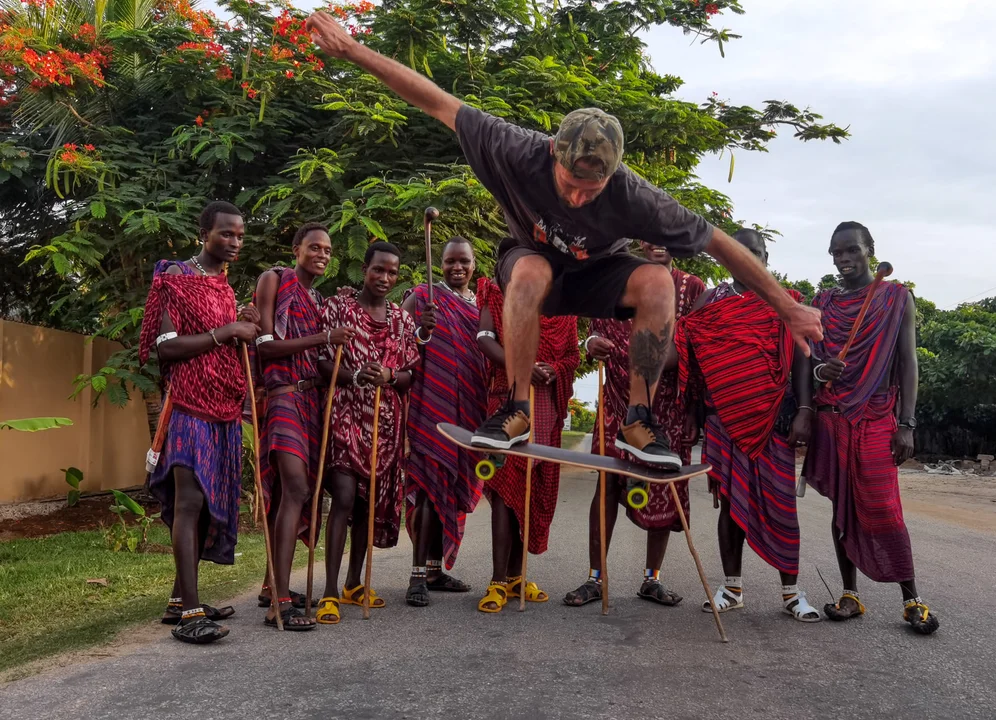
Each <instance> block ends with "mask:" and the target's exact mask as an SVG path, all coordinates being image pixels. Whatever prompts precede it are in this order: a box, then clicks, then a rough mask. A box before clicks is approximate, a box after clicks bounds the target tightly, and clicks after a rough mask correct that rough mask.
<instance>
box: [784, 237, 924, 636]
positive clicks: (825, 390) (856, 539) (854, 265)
mask: <svg viewBox="0 0 996 720" xmlns="http://www.w3.org/2000/svg"><path fill="white" fill-rule="evenodd" d="M830 254H831V255H832V256H833V263H834V265H835V266H836V267H837V272H838V273H840V282H841V287H838V288H833V289H830V290H826V291H824V292H821V293H820V294H819V295H817V296H816V299H815V300H814V301H813V304H814V305H815V306H816V307H817V308H819V309H820V310H822V312H823V318H824V326H825V331H824V332H825V335H824V339H823V341H822V342H819V343H816V344H815V345H814V348H813V354H814V356H815V357H816V358H822V360H816V359H814V362H815V363H817V364H816V365H815V367H814V369H813V375H814V377H815V378H816V381H817V382H818V383H820V384H821V385H820V387H818V389H817V391H816V397H815V399H814V402H815V403H816V409H817V411H818V413H817V416H816V428H815V430H814V433H813V440H812V444H811V445H810V448H809V452H808V454H807V455H806V464H805V466H804V467H803V477H804V479H805V480H806V481H807V482H808V483H809V484H810V485H812V486H813V487H814V488H816V490H817V492H819V493H820V494H821V495H825V496H826V497H828V498H830V500H831V501H832V502H833V527H832V531H833V542H834V547H835V548H836V549H837V563H838V564H839V565H840V575H841V579H842V580H843V582H844V593H843V595H842V596H841V598H840V601H839V602H837V603H836V604H828V605H827V606H826V607H825V608H824V609H823V610H824V612H825V613H826V615H827V617H828V618H830V619H831V620H848V619H850V618H852V617H857V616H858V615H862V614H864V611H865V608H864V606H863V605H862V604H861V601H860V600H859V599H858V591H857V572H856V570H855V566H857V569H860V570H861V572H863V573H864V574H865V575H867V576H868V577H870V578H871V579H872V580H875V581H877V582H895V583H899V587H900V588H901V589H902V593H903V619H905V620H906V621H907V622H908V623H910V625H911V626H912V627H913V629H914V630H915V631H916V632H918V633H922V634H924V635H929V634H931V633H933V632H934V631H935V630H937V628H938V627H939V622H938V619H937V615H935V614H934V613H933V612H930V611H929V610H928V608H927V605H926V604H925V603H924V602H923V601H922V600H921V599H920V597H919V596H918V595H917V591H916V582H915V580H914V572H913V551H912V550H911V548H910V536H909V532H908V531H907V530H906V523H905V522H904V520H903V506H902V502H901V501H900V499H899V471H898V467H899V466H900V465H902V464H903V463H904V462H906V461H907V460H909V459H910V458H911V457H912V456H913V429H914V428H915V427H916V418H915V416H914V415H915V411H916V393H917V383H918V370H917V362H916V309H915V306H914V304H913V297H912V295H911V294H910V292H909V290H907V289H906V288H905V287H903V286H902V285H900V284H898V283H893V282H883V283H881V284H879V286H878V288H877V289H876V291H875V295H874V297H873V298H872V300H871V304H870V305H869V306H868V313H867V314H866V315H865V318H864V321H863V322H862V323H861V327H860V328H859V330H858V333H857V335H856V336H855V338H854V343H853V344H852V345H851V348H850V350H848V353H847V356H846V357H845V358H843V361H840V360H837V356H838V354H839V353H840V351H841V350H842V349H843V346H844V345H845V344H846V342H847V337H848V335H849V333H850V332H851V328H852V327H854V323H855V320H856V318H857V315H858V311H859V309H860V308H861V305H862V303H863V302H864V300H865V297H866V296H867V295H868V292H869V287H870V286H871V283H872V280H873V279H874V278H873V274H872V271H871V268H870V267H869V260H870V258H871V257H872V256H873V255H874V254H875V242H874V241H873V240H872V236H871V233H870V232H868V228H866V227H865V226H863V225H861V224H860V223H855V222H845V223H841V224H840V225H838V226H837V229H836V230H834V233H833V236H832V237H831V238H830ZM897 417H898V422H897Z"/></svg>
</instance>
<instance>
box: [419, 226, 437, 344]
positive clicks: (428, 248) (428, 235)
mask: <svg viewBox="0 0 996 720" xmlns="http://www.w3.org/2000/svg"><path fill="white" fill-rule="evenodd" d="M438 217H439V211H438V210H436V208H434V207H427V208H426V209H425V218H424V220H423V223H422V224H423V225H424V226H425V272H426V283H427V284H428V286H429V304H430V305H432V304H433V299H432V298H433V294H432V222H433V220H435V219H436V218H438ZM429 337H432V333H429Z"/></svg>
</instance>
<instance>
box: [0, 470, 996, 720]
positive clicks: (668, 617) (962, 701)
mask: <svg viewBox="0 0 996 720" xmlns="http://www.w3.org/2000/svg"><path fill="white" fill-rule="evenodd" d="M593 477H594V476H593V475H590V474H588V473H570V474H567V475H566V476H565V480H564V482H563V484H562V490H561V499H560V505H559V508H558V511H557V517H556V519H555V521H554V525H553V535H552V542H551V544H550V551H549V552H548V553H546V554H545V555H543V556H541V557H539V558H532V559H531V561H530V570H531V576H532V578H533V579H535V580H537V581H538V582H539V583H540V584H541V586H542V587H544V588H545V589H546V590H547V591H548V592H550V593H551V595H552V597H553V601H551V602H549V603H547V604H545V605H530V606H529V607H528V609H527V611H526V612H525V613H524V614H523V613H519V612H516V610H515V608H513V607H508V608H506V609H505V611H504V612H503V613H501V614H497V615H483V614H481V613H478V612H477V611H476V609H475V605H476V601H477V597H478V592H479V591H480V590H481V589H482V588H483V587H484V586H485V584H486V581H487V578H488V576H489V574H490V571H489V567H490V533H489V509H488V506H487V505H486V504H484V505H482V507H481V509H480V511H479V512H478V513H476V514H475V515H474V516H472V517H471V519H470V521H469V522H468V528H467V541H466V543H465V544H464V547H463V550H462V551H461V555H460V560H459V563H458V565H457V570H458V572H459V575H460V576H461V577H463V578H465V579H467V580H468V581H471V582H472V583H473V584H474V586H475V591H474V592H473V593H472V594H471V595H448V596H443V597H440V596H438V595H434V596H433V604H432V605H431V606H430V607H428V608H424V609H415V608H409V607H408V606H406V605H405V604H404V590H405V587H406V585H407V574H408V570H409V563H410V562H411V560H410V554H409V553H410V545H409V543H408V541H407V539H403V540H402V543H401V546H400V547H399V548H396V549H393V550H387V551H378V552H377V554H376V555H375V563H374V568H375V572H374V577H375V587H376V588H377V590H378V591H379V592H380V593H381V594H382V595H383V596H384V597H385V599H386V600H387V603H388V606H387V608H386V609H383V610H379V611H374V612H373V615H374V617H373V618H372V619H371V620H370V621H368V622H364V621H363V620H361V618H360V610H359V608H348V609H346V611H345V617H344V620H343V622H342V623H341V624H340V625H339V626H337V627H330V628H320V629H318V630H316V631H314V632H311V633H307V634H292V633H285V634H283V635H281V634H278V633H277V632H276V631H274V630H269V629H265V628H264V627H263V626H262V624H261V623H260V620H261V615H260V611H259V610H257V609H256V608H255V603H254V602H253V599H252V597H251V596H248V595H247V596H244V597H242V598H240V599H239V600H238V601H237V603H236V606H237V608H238V614H237V616H236V617H235V618H233V619H232V620H231V621H230V624H231V627H232V634H231V635H230V636H229V638H228V639H227V640H226V641H224V642H222V643H218V644H216V645H213V646H209V647H203V648H196V647H191V646H185V645H181V644H180V643H177V642H174V641H173V640H172V639H170V638H169V637H168V636H167V635H166V633H165V632H164V633H163V635H162V639H161V640H159V641H156V642H153V643H151V644H149V645H145V646H141V647H139V648H138V649H136V650H134V651H132V652H130V653H129V654H127V655H124V656H121V657H115V658H110V659H106V660H103V661H97V662H92V663H88V664H85V665H82V666H80V667H77V668H69V669H68V670H64V671H52V672H49V673H46V674H44V675H41V676H36V677H33V678H29V679H26V680H21V681H18V682H15V683H13V684H11V685H8V686H7V687H5V688H3V689H2V690H0V718H17V719H18V720H30V719H31V718H114V720H120V719H121V718H137V717H141V718H178V719H183V720H187V719H189V718H196V719H197V720H214V719H217V720H221V719H227V718H250V717H252V718H255V717H260V718H263V717H265V718H350V719H351V720H362V719H365V718H375V719H377V720H381V719H388V718H392V719H393V718H447V719H449V720H453V719H459V718H495V719H498V718H532V719H543V718H562V717H563V718H582V717H597V718H667V719H668V720H675V719H678V718H705V717H715V718H724V717H736V718H744V717H746V718H752V717H766V718H792V719H794V720H795V719H799V718H827V717H833V718H893V717H894V718H992V717H994V716H996V709H994V708H996V642H994V640H996V632H994V630H993V627H994V621H993V613H992V610H991V607H992V603H991V602H990V599H991V597H992V592H993V580H994V577H996V572H994V570H996V567H994V565H996V560H994V558H996V553H994V550H996V538H994V536H992V535H987V534H983V533H979V532H973V531H969V530H965V529H960V528H958V527H955V526H952V525H946V524H941V523H940V522H938V521H932V520H926V519H923V518H919V517H915V516H914V517H910V518H909V525H910V530H911V533H912V536H913V542H914V551H915V554H916V560H917V568H918V571H919V574H920V578H921V580H920V582H921V586H922V587H921V590H922V591H923V592H924V593H925V594H926V597H927V598H928V599H929V601H930V602H931V603H932V606H933V607H935V608H936V609H937V610H938V612H939V615H940V617H941V619H942V623H943V624H942V627H941V630H940V632H939V633H938V634H937V635H935V636H933V637H930V638H923V637H918V636H914V635H913V634H912V633H911V632H909V631H908V630H907V629H906V626H905V625H904V624H903V623H901V622H900V618H899V616H900V611H899V608H900V605H899V595H898V590H897V589H896V588H895V587H893V586H880V585H875V584H872V583H871V582H869V581H864V582H863V584H862V587H861V590H862V598H863V599H864V601H865V602H866V604H867V605H868V607H869V614H868V615H867V616H866V617H865V618H862V619H860V620H856V621H854V622H852V623H849V624H847V625H836V624H831V623H829V622H823V623H820V624H817V625H804V624H801V623H797V622H794V621H793V620H792V619H791V618H789V617H788V616H786V615H783V614H782V613H781V612H780V602H779V601H780V596H779V590H780V588H779V585H778V576H777V574H776V573H775V572H774V571H773V570H771V569H770V568H768V567H767V566H764V565H763V564H762V563H761V562H760V561H759V560H758V559H757V558H756V557H755V556H753V555H749V556H748V558H747V559H746V563H745V576H746V587H747V592H748V593H749V595H748V607H747V608H746V609H745V610H743V611H738V612H737V613H730V614H727V615H725V616H724V619H725V622H726V628H727V632H728V633H729V636H730V639H731V642H730V643H729V644H727V645H722V644H720V643H719V642H718V640H717V635H716V630H715V628H714V626H713V624H712V618H711V617H710V616H709V615H707V614H704V613H702V612H700V611H699V603H700V602H701V600H702V588H701V586H700V584H699V581H698V578H697V576H696V573H695V568H694V565H693V564H692V561H691V558H690V557H689V554H688V551H687V548H686V547H685V543H684V538H683V537H682V536H681V535H676V536H675V537H673V539H672V545H671V548H670V549H669V551H668V557H667V559H666V561H665V579H666V581H667V583H668V584H669V585H670V586H671V587H673V588H675V589H677V590H678V591H679V592H680V593H682V594H683V595H684V596H685V602H684V603H683V604H682V605H681V606H680V607H677V608H664V607H659V606H656V605H653V604H651V603H647V602H645V601H642V600H640V599H638V598H637V597H636V596H635V590H636V588H637V586H638V584H639V581H640V577H641V575H642V572H643V564H644V559H643V537H642V535H641V533H639V532H638V531H637V530H636V529H635V528H634V527H633V526H632V525H631V524H630V523H628V522H626V521H625V520H623V521H621V522H620V524H619V526H618V530H617V537H616V542H615V544H614V545H613V547H612V553H611V555H610V560H609V567H610V570H611V571H612V577H613V580H614V584H613V586H612V587H613V602H612V609H611V613H610V615H609V616H608V617H602V615H601V614H600V608H599V605H598V604H597V603H593V604H591V605H588V606H586V607H584V608H568V607H565V606H563V605H562V604H560V598H561V597H562V596H563V594H564V593H565V592H567V591H568V590H571V589H573V588H574V587H576V586H577V585H578V584H579V583H580V582H581V581H582V580H583V579H584V577H585V576H586V572H587V567H588V562H587V559H586V558H587V553H586V548H585V537H586V523H587V519H586V518H587V507H588V501H589V499H590V496H591V492H592V490H593V488H594V482H593ZM692 518H693V525H694V527H693V539H694V541H695V542H696V543H697V546H698V549H699V552H700V554H701V556H702V559H703V562H704V563H705V565H706V568H707V572H708V573H709V577H710V580H711V581H713V582H716V581H718V580H719V579H721V569H720V565H719V559H718V554H717V550H716V547H715V514H714V511H713V510H712V508H711V503H710V500H709V496H708V495H707V494H706V492H705V483H704V481H703V480H700V481H699V482H698V484H697V485H696V486H695V487H694V489H693V493H692ZM801 519H802V526H803V543H804V544H803V553H804V568H803V572H802V577H801V581H802V583H803V585H804V587H805V588H806V589H808V591H809V593H810V597H811V599H812V601H813V603H814V604H815V605H818V606H820V607H822V605H823V603H824V602H826V600H827V593H826V590H824V589H823V587H822V585H821V584H820V581H819V578H818V577H817V575H816V571H815V570H814V563H815V564H818V565H819V566H820V568H821V569H822V570H823V574H824V575H825V576H826V577H827V580H828V581H829V582H831V586H832V587H834V589H835V591H839V581H838V580H837V579H836V571H835V563H834V560H833V556H832V549H831V545H830V538H829V530H828V525H829V505H828V504H827V503H826V502H825V501H824V500H823V499H822V498H820V497H818V496H817V495H816V494H815V493H812V492H810V493H808V494H807V496H806V498H805V499H804V500H803V501H802V506H801ZM320 586H321V585H320V584H319V587H320Z"/></svg>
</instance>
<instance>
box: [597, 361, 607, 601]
mask: <svg viewBox="0 0 996 720" xmlns="http://www.w3.org/2000/svg"><path fill="white" fill-rule="evenodd" d="M604 387H605V363H604V362H601V361H600V362H599V363H598V454H599V455H605V393H604ZM605 480H606V477H605V472H600V473H598V535H599V543H600V546H601V549H602V615H608V614H609V566H608V564H607V563H606V555H608V548H607V547H606V546H605V545H606V543H605V529H606V528H605Z"/></svg>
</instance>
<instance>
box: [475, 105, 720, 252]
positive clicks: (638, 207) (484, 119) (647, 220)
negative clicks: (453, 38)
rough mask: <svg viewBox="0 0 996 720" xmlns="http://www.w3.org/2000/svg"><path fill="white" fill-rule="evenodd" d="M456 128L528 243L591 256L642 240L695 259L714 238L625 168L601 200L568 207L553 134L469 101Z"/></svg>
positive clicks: (518, 236) (513, 228)
mask: <svg viewBox="0 0 996 720" xmlns="http://www.w3.org/2000/svg"><path fill="white" fill-rule="evenodd" d="M456 131H457V137H458V138H459V140H460V147H461V148H462V149H463V152H464V155H466V156H467V162H468V163H469V164H470V167H471V169H472V170H473V171H474V174H475V175H477V177H478V179H479V180H480V181H481V183H482V184H483V185H484V187H486V188H487V189H488V190H489V191H490V192H491V194H492V195H494V197H495V199H496V200H497V201H498V203H499V204H500V205H501V206H502V209H503V210H504V211H505V222H506V223H507V224H508V229H509V232H510V233H511V235H512V237H513V238H514V239H515V240H516V242H518V243H519V244H521V245H527V246H529V247H533V248H536V249H539V250H543V251H549V250H550V249H552V248H556V249H557V250H558V251H560V252H561V253H564V254H565V255H566V257H568V258H570V257H573V258H575V259H577V260H587V259H590V258H598V257H604V256H605V255H608V254H610V253H614V252H621V251H625V250H626V248H627V247H628V245H629V243H630V242H631V240H633V239H636V240H645V241H646V242H649V243H652V244H654V245H660V246H663V247H665V248H667V249H668V251H669V252H670V253H671V254H672V255H674V256H675V257H691V256H692V255H695V254H696V253H698V252H700V251H701V250H702V249H703V248H704V247H705V246H706V243H708V242H709V239H710V238H711V237H712V232H713V228H712V226H711V225H710V224H709V223H708V222H706V221H705V220H704V219H703V218H701V217H699V216H698V215H696V214H695V213H693V212H691V211H690V210H687V209H686V208H684V207H682V206H681V205H679V204H678V202H677V201H676V200H675V199H674V198H672V197H671V196H670V195H668V194H667V193H665V192H664V191H663V190H661V189H660V188H658V187H655V186H654V185H651V184H650V183H649V182H647V181H646V180H644V179H643V178H641V177H640V176H638V175H637V174H636V173H634V172H633V171H632V170H630V169H629V168H628V167H626V166H625V165H620V166H619V169H618V170H616V172H615V173H614V174H613V176H612V178H611V179H610V180H609V183H608V185H606V187H605V190H604V191H602V193H601V194H600V195H599V196H598V197H597V198H595V200H594V201H592V202H590V203H588V204H587V205H585V206H583V207H580V208H569V207H567V206H566V205H565V204H564V203H563V202H562V201H561V200H560V197H559V196H558V195H557V190H556V187H555V186H554V181H553V163H554V162H556V161H555V160H554V158H553V155H552V154H551V153H550V137H549V136H547V135H544V134H543V133H540V132H535V131H533V130H526V129H525V128H521V127H518V126H517V125H512V124H511V123H508V122H505V121H504V120H502V119H500V118H497V117H494V116H493V115H489V114H488V113H486V112H483V111H482V110H477V109H476V108H472V107H470V106H469V105H463V106H462V107H461V108H460V110H459V112H458V113H457V118H456Z"/></svg>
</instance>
